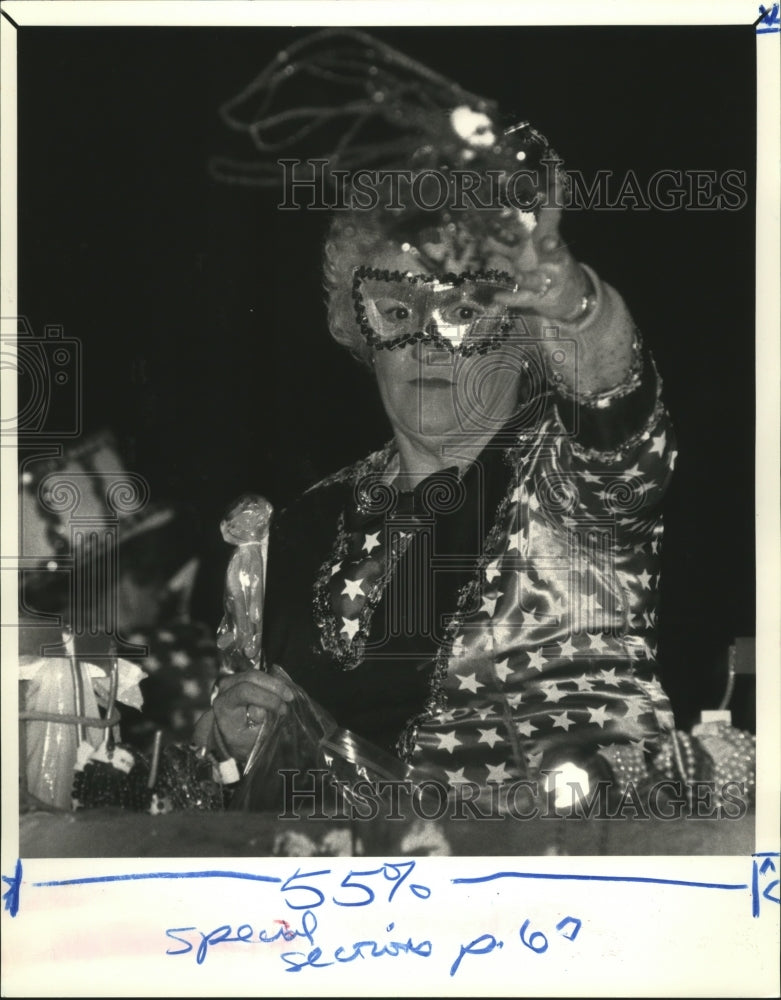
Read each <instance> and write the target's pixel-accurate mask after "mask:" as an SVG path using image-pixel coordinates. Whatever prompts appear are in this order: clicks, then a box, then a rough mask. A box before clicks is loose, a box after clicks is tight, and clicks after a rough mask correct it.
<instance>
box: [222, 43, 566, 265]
mask: <svg viewBox="0 0 781 1000" xmlns="http://www.w3.org/2000/svg"><path fill="white" fill-rule="evenodd" d="M220 113H221V116H222V119H223V121H224V122H225V123H226V124H227V125H228V127H229V128H231V129H232V130H234V131H236V132H239V133H241V134H243V135H245V136H246V137H248V138H249V139H250V141H251V143H252V145H253V147H254V149H255V153H256V155H255V158H254V159H252V160H250V161H245V162H239V161H236V160H228V159H225V158H217V159H214V160H213V161H212V164H211V169H212V173H213V175H214V176H215V177H216V178H218V179H220V180H222V181H226V182H229V183H233V184H247V185H254V186H261V187H280V186H282V185H283V183H284V182H285V178H286V174H285V170H284V169H283V166H282V161H285V162H286V163H287V164H288V166H289V165H290V164H297V165H298V166H299V168H301V169H304V168H309V169H310V170H311V171H312V176H315V175H316V176H318V177H319V178H320V179H322V180H323V181H324V183H325V185H326V186H327V185H329V184H330V185H337V184H339V183H341V184H342V186H343V187H342V197H341V198H340V199H339V201H338V203H337V204H336V205H333V204H332V205H331V206H330V207H332V208H334V207H335V208H337V209H346V208H350V209H358V210H362V209H367V208H370V209H373V208H376V207H379V208H380V209H382V210H383V211H382V212H381V214H380V213H376V212H373V213H372V214H373V216H375V218H373V223H375V224H377V223H378V224H379V225H380V226H381V228H382V230H383V231H384V232H385V233H386V234H387V235H388V237H389V238H390V239H392V240H393V241H394V242H396V243H398V244H403V243H408V244H411V245H414V246H415V247H416V248H417V250H418V251H420V252H421V253H424V254H425V257H426V258H427V259H426V260H424V262H423V263H424V266H425V269H426V270H429V271H430V270H435V269H436V270H438V271H443V270H444V271H464V270H480V269H482V270H486V269H490V265H489V264H488V263H487V258H488V255H487V253H486V252H485V251H483V252H481V253H477V256H476V257H475V251H474V245H475V244H478V245H480V244H485V243H486V242H487V241H496V242H497V243H498V244H500V245H501V246H502V247H507V248H512V247H514V246H517V245H518V244H520V243H521V242H522V241H523V240H524V239H525V238H526V236H527V235H528V232H529V231H530V230H531V229H533V227H534V225H535V210H536V209H537V208H538V207H539V203H540V201H541V199H543V198H544V197H545V195H546V194H547V192H549V191H550V190H552V187H553V182H554V178H555V179H556V180H557V182H558V183H559V185H561V184H562V183H566V178H565V175H564V173H563V171H562V170H561V167H560V160H559V159H558V157H557V156H556V154H555V152H554V151H553V149H552V148H551V147H550V145H549V143H548V141H547V139H546V138H545V137H544V136H543V135H542V134H541V133H540V132H538V131H537V130H536V129H534V128H532V127H531V125H530V124H529V123H528V122H519V123H515V124H512V125H511V126H510V127H505V126H504V125H503V124H502V123H501V121H500V116H499V112H498V108H497V106H496V103H495V102H493V101H489V100H487V99H485V98H483V97H480V96H479V95H477V94H473V93H471V92H470V91H467V90H465V89H464V88H463V87H461V86H460V85H459V84H457V83H455V82H453V81H452V80H449V79H447V78H446V77H444V76H442V75H440V74H439V73H436V72H435V71H433V70H431V69H430V68H429V67H427V66H425V65H423V64H422V63H420V62H418V61H416V60H414V59H411V58H409V57H408V56H406V55H404V54H403V53H401V52H399V51H397V50H396V49H394V48H392V47H391V46H389V45H386V44H385V43H384V42H381V41H380V40H379V39H377V38H374V37H372V36H371V35H368V34H366V33H364V32H361V31H357V30H355V29H351V28H329V29H325V30H323V31H318V32H314V33H312V34H310V35H307V36H306V37H304V38H302V39H301V40H299V41H297V42H296V43H294V44H293V45H291V46H289V47H288V48H287V49H285V50H283V51H281V52H278V53H277V55H276V56H275V57H274V59H272V61H271V62H270V63H269V64H268V65H267V66H266V68H265V69H264V70H263V71H262V72H261V73H260V75H259V76H257V77H256V79H255V80H253V81H252V82H251V83H250V84H249V85H248V86H247V87H246V88H245V89H244V90H243V91H242V92H241V93H239V94H238V95H236V96H235V97H233V98H231V99H230V100H229V101H228V102H227V103H226V104H224V105H223V107H222V108H221V110H220ZM357 171H361V172H362V175H363V176H362V177H361V185H362V190H363V191H364V192H366V191H367V190H369V189H371V188H372V178H370V177H368V176H367V172H373V173H374V174H375V175H376V176H375V177H374V178H373V180H374V183H375V185H376V190H377V194H378V196H379V206H378V205H377V200H378V199H375V201H374V203H372V202H371V199H370V200H369V204H367V202H366V201H365V200H363V201H361V200H358V201H356V199H355V198H352V197H350V196H349V195H350V194H352V193H354V188H352V187H349V186H350V183H351V182H352V181H354V178H355V175H356V172H357ZM399 171H401V172H402V173H403V174H406V175H407V178H406V179H407V182H408V184H410V183H412V182H414V183H415V184H416V185H417V190H414V191H410V190H409V188H407V189H405V188H404V186H403V184H402V186H401V188H400V187H399V183H400V181H399V179H398V176H397V177H396V179H395V181H394V179H393V173H394V172H397V173H398V172H399ZM467 174H471V175H472V177H473V178H474V179H477V181H478V182H479V187H480V190H477V191H475V190H474V187H473V185H474V180H472V181H470V180H469V179H468V178H467V179H466V180H465V177H466V175H467ZM345 178H347V185H348V187H349V191H348V196H347V197H346V198H345V196H344V184H345ZM402 180H403V178H402ZM392 183H393V184H395V185H396V186H395V194H393V193H391V191H390V185H391V184H392ZM383 185H385V188H383ZM465 187H466V188H468V190H467V191H465V190H464V188H465ZM443 188H444V190H443ZM331 189H332V190H333V188H331ZM324 190H325V188H324ZM448 224H449V225H448ZM465 234H466V238H465ZM423 243H425V244H427V245H428V247H429V250H427V251H424V250H423V248H422V246H421V244H423ZM466 244H469V245H470V246H471V247H472V249H471V250H465V245H466ZM432 248H433V252H432ZM470 256H472V257H475V259H472V260H470V259H468V258H469V257H470ZM478 258H479V259H478Z"/></svg>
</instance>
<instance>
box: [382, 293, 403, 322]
mask: <svg viewBox="0 0 781 1000" xmlns="http://www.w3.org/2000/svg"><path fill="white" fill-rule="evenodd" d="M376 308H377V311H378V312H379V314H380V316H382V317H383V319H386V320H389V321H390V322H395V323H400V322H401V321H402V320H405V319H409V316H410V311H409V308H408V307H407V306H405V305H404V303H403V302H399V301H396V302H394V301H393V299H384V300H383V299H380V300H379V301H377V302H376Z"/></svg>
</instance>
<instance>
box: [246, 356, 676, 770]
mask: <svg viewBox="0 0 781 1000" xmlns="http://www.w3.org/2000/svg"><path fill="white" fill-rule="evenodd" d="M537 404H538V405H539V407H540V409H539V410H538V413H537V416H536V417H535V421H534V424H533V429H532V430H531V431H530V430H529V421H528V419H527V420H526V423H525V424H524V423H523V421H521V424H520V426H519V425H518V424H517V423H516V424H515V425H513V426H508V427H506V428H504V429H503V430H502V431H501V432H500V433H499V434H498V435H497V436H496V437H495V438H494V439H493V441H491V442H490V444H489V445H488V446H487V447H486V448H485V450H484V451H483V452H482V453H481V455H480V456H479V458H478V460H477V461H476V462H474V463H472V464H471V465H470V466H469V467H468V468H466V469H465V470H462V471H461V472H459V470H458V469H457V468H453V469H446V470H445V471H444V472H441V473H437V474H435V475H432V476H429V477H428V478H427V479H425V480H424V481H423V482H422V483H420V484H418V485H417V486H416V487H415V488H414V489H413V490H410V491H407V492H405V491H402V490H399V489H397V488H395V487H394V485H393V470H394V463H395V462H396V454H395V448H394V446H393V445H392V444H391V445H388V446H387V447H386V448H385V449H383V450H382V451H380V452H376V453H374V454H373V455H370V456H369V457H368V458H367V459H365V460H364V461H362V462H359V463H357V464H356V465H354V466H351V467H349V468H347V469H344V470H342V471H341V472H339V473H337V474H336V475H334V476H331V477H329V478H328V479H327V480H324V481H323V482H322V483H320V484H318V485H317V486H316V487H314V488H313V489H311V490H310V491H308V492H307V493H306V494H305V495H304V496H303V497H302V498H301V499H300V500H299V501H298V502H297V503H296V504H294V505H293V506H292V507H291V508H289V509H288V510H287V511H285V512H284V513H283V514H282V515H281V516H280V517H278V518H277V520H276V522H275V524H274V526H273V528H272V534H271V542H270V549H269V566H268V586H267V601H266V613H265V626H264V627H265V630H266V632H265V635H266V643H267V648H266V655H267V661H268V662H269V663H279V664H281V665H282V666H283V667H284V668H285V669H286V670H287V672H288V673H289V674H290V675H291V676H292V677H293V679H294V680H296V681H297V682H298V683H299V684H300V685H301V686H302V687H303V688H304V689H305V690H306V691H307V692H308V693H309V694H310V695H311V696H312V697H313V698H315V699H316V700H317V701H319V702H320V703H321V704H322V705H323V706H324V707H325V708H327V709H328V710H329V711H330V712H331V713H332V714H333V715H334V716H335V718H336V719H337V721H338V722H339V724H340V725H342V726H344V727H345V728H348V729H351V730H353V731H355V732H356V733H358V735H360V736H362V737H364V738H365V739H368V740H370V741H372V742H373V743H375V744H377V745H378V746H380V747H382V748H383V749H385V750H386V751H387V750H390V751H392V752H395V753H397V754H398V755H399V756H400V757H401V758H402V759H404V760H406V761H407V762H408V763H411V764H412V765H414V766H416V767H419V768H421V769H423V770H425V771H426V772H428V773H429V774H431V775H432V776H433V777H435V778H438V779H440V780H442V781H443V782H447V783H449V784H451V785H456V784H458V783H460V782H464V781H474V782H476V783H478V784H480V785H487V784H490V783H505V782H509V781H512V780H514V779H519V778H529V777H536V775H537V774H538V773H539V771H540V769H541V768H544V767H547V766H549V765H550V764H556V763H560V762H562V761H565V760H567V761H573V760H580V761H583V760H588V759H592V758H594V757H595V755H597V754H600V753H601V754H603V755H604V756H605V757H606V758H607V760H608V761H610V759H611V754H614V753H616V752H619V753H621V754H622V755H623V759H624V760H626V759H627V758H628V757H629V758H631V756H632V754H635V755H636V757H637V759H638V764H640V763H641V761H642V760H643V758H644V756H645V755H647V754H651V753H653V752H654V751H655V750H657V748H658V746H659V742H660V738H661V737H662V736H663V735H664V734H665V733H666V732H668V731H670V730H671V729H672V727H673V721H672V713H671V710H670V706H669V703H668V701H667V698H666V696H665V695H664V693H663V691H662V689H661V687H660V685H659V683H658V681H657V680H656V677H655V673H654V657H655V623H656V613H657V600H658V584H659V558H660V542H661V536H662V523H661V513H660V501H661V499H662V496H663V493H664V490H665V487H666V484H667V482H668V480H669V477H670V474H671V471H672V468H673V465H674V460H675V451H674V442H673V438H672V429H671V426H670V422H669V419H668V416H667V413H666V411H665V408H664V406H663V404H662V402H661V382H660V380H659V377H658V375H657V372H656V369H655V366H654V364H653V361H652V359H651V357H650V355H649V353H648V352H647V351H645V350H644V349H643V348H642V345H641V344H640V343H639V341H638V342H637V343H636V345H635V362H634V364H633V366H632V370H631V372H630V374H629V375H628V377H627V380H626V382H625V383H624V384H622V385H621V386H618V387H616V388H615V389H612V390H609V391H607V392H604V393H598V394H591V395H589V396H585V397H575V396H571V395H568V394H567V393H566V392H565V391H562V390H561V388H556V389H552V390H550V391H549V392H548V394H547V395H546V396H545V397H542V398H540V399H538V401H537ZM527 416H528V415H527Z"/></svg>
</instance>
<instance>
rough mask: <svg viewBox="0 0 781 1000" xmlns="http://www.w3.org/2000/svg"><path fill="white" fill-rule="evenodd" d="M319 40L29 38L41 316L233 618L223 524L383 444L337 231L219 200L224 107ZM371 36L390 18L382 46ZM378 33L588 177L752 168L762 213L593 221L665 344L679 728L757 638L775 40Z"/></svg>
mask: <svg viewBox="0 0 781 1000" xmlns="http://www.w3.org/2000/svg"><path fill="white" fill-rule="evenodd" d="M305 30H306V29H301V30H288V29H270V28H268V29H267V28H263V29H258V28H242V29H233V28H231V29H219V28H197V29H191V28H110V29H105V28H103V29H86V28H59V29H58V28H22V29H20V31H19V32H18V66H19V303H20V312H21V313H22V314H24V315H25V316H27V318H28V319H29V321H30V323H31V324H32V326H33V329H34V330H36V331H41V330H42V328H43V326H44V324H47V323H56V324H62V325H63V327H64V331H65V334H66V336H69V337H74V338H77V339H79V340H80V341H81V343H82V345H83V359H84V417H85V431H86V432H89V431H93V430H99V429H101V428H104V427H108V428H111V429H112V430H113V431H114V432H115V433H116V435H117V436H118V439H119V442H120V445H121V447H122V451H123V454H124V458H125V461H126V465H127V467H128V468H129V469H131V470H132V471H134V472H138V473H141V474H142V475H143V476H145V477H146V478H147V479H148V480H149V482H150V485H151V488H152V497H153V499H156V500H171V501H176V502H178V503H180V504H182V505H184V507H185V508H187V510H188V511H189V512H190V513H191V515H192V516H193V518H194V519H195V524H196V532H197V542H196V544H197V545H198V547H199V549H200V551H201V554H202V556H203V572H202V576H201V580H200V583H199V587H198V589H197V592H196V604H195V611H196V613H197V614H198V616H199V617H201V618H202V619H203V620H206V621H208V622H210V623H212V624H214V623H216V621H217V620H218V618H219V616H220V613H221V608H220V594H221V588H222V580H221V575H222V565H223V563H224V561H225V559H226V558H227V552H226V547H225V546H224V545H223V543H222V541H221V539H220V536H219V530H218V523H219V519H220V517H221V515H222V513H223V511H224V508H225V506H226V504H227V502H228V501H229V500H230V499H231V498H233V497H234V496H236V495H237V494H239V493H241V492H244V491H247V490H252V491H258V492H261V493H263V494H265V495H266V496H268V497H269V498H270V499H271V500H272V502H273V503H275V504H283V503H285V502H286V501H287V500H288V499H290V498H291V497H292V496H294V495H295V494H296V493H298V492H299V491H300V490H301V489H302V488H304V487H305V486H307V485H309V484H310V483H311V482H313V481H314V480H316V479H317V478H319V477H320V476H322V475H325V474H327V473H328V472H331V471H333V470H335V469H336V468H338V467H340V466H341V465H344V464H346V463H347V462H350V461H352V460H354V459H355V458H357V457H359V456H361V455H362V454H363V453H365V452H367V451H369V450H370V449H372V448H374V447H376V446H377V445H378V444H379V443H381V442H382V441H384V440H385V439H386V438H387V437H389V427H388V425H387V423H386V421H385V417H384V415H383V413H382V410H381V408H380V404H379V400H378V398H377V396H376V393H375V391H374V389H373V387H372V384H371V381H370V379H369V377H368V376H367V375H366V374H365V373H364V372H363V371H362V369H360V368H359V367H358V365H357V364H356V363H355V362H354V361H352V359H350V358H349V357H348V356H347V355H346V354H345V353H344V352H343V350H342V349H341V348H339V347H337V346H336V345H335V344H333V343H332V342H331V340H330V338H329V337H328V334H327V330H326V325H325V309H324V305H323V294H322V291H321V284H320V274H319V257H320V246H321V241H322V238H323V233H324V227H325V224H326V221H327V220H326V218H325V216H324V215H323V214H322V213H321V214H316V213H308V214H307V213H305V212H297V213H284V214H283V213H279V212H277V211H275V205H276V203H277V200H278V198H277V197H276V196H275V195H273V194H270V193H268V192H266V193H264V192H261V191H258V190H252V189H248V188H244V187H232V186H228V185H223V184H218V183H216V182H215V181H213V180H212V179H211V178H210V175H209V173H208V169H207V163H208V160H209V158H210V157H211V156H213V155H214V154H237V155H239V156H244V157H245V158H250V156H251V150H250V149H249V146H248V145H247V147H246V148H245V147H243V146H242V145H241V144H239V143H238V141H237V138H236V137H235V136H233V135H231V134H229V133H228V131H227V129H226V128H225V127H224V126H223V125H222V124H221V122H220V119H219V116H218V108H219V106H220V105H221V104H222V103H223V102H224V101H226V100H227V99H228V98H229V97H231V96H232V95H234V94H236V93H237V92H238V91H239V90H241V89H242V88H243V87H244V86H245V85H246V84H247V83H248V82H249V81H250V80H251V79H252V78H253V77H254V76H255V75H256V74H257V73H258V72H259V71H260V70H261V69H262V68H263V67H264V66H265V64H266V62H267V61H268V60H269V59H270V58H271V57H272V56H273V55H274V54H275V53H276V51H277V50H278V49H280V48H282V47H284V46H285V45H286V44H289V42H290V41H291V40H293V39H296V38H299V37H301V35H302V34H303V33H304V32H305ZM372 30H374V29H372ZM374 33H375V34H377V35H379V36H380V37H382V38H383V39H384V40H385V41H387V42H389V43H390V44H393V45H395V46H397V47H398V48H400V49H402V50H403V51H405V52H407V53H408V54H409V55H411V56H413V57H416V58H418V59H420V60H422V61H423V62H425V63H428V64H429V65H430V66H432V67H433V68H435V69H437V70H439V71H440V72H442V73H444V74H446V75H447V76H449V77H451V78H453V79H456V80H457V81H458V82H459V83H461V84H462V85H463V86H465V87H466V88H468V89H470V90H472V91H474V92H477V93H480V94H484V95H485V96H487V97H491V98H495V99H497V100H498V101H499V103H500V105H501V107H502V108H503V110H505V111H506V112H507V113H508V115H510V116H511V117H513V116H514V117H515V118H517V119H521V118H528V119H530V120H531V121H532V122H533V123H534V124H536V125H538V127H540V128H541V129H542V130H543V131H544V132H545V133H546V135H548V136H549V137H550V138H551V140H552V142H553V144H554V146H555V147H556V148H557V149H558V151H559V152H560V153H561V155H562V156H563V157H564V160H565V165H566V166H570V167H572V168H575V169H578V170H580V171H581V172H582V173H583V174H584V175H585V176H586V177H587V178H590V177H592V176H593V175H594V173H595V172H596V171H597V170H599V169H609V170H612V171H613V172H614V173H615V174H616V175H617V176H619V177H620V176H621V175H623V174H624V172H625V171H627V170H629V169H632V170H634V171H636V173H637V174H638V176H639V177H640V178H641V179H643V178H647V177H650V175H651V174H653V173H654V172H655V171H656V170H660V169H677V170H693V169H711V170H716V171H723V170H744V171H746V174H747V177H748V184H749V200H748V204H747V205H746V207H745V208H743V209H742V210H740V211H736V212H729V211H721V212H718V211H699V212H696V211H672V212H660V211H657V210H652V211H649V212H642V211H614V212H588V213H586V212H572V213H570V215H569V216H568V218H567V219H566V222H565V235H566V236H567V238H568V240H569V242H570V243H571V244H572V245H573V249H574V252H575V254H576V256H578V257H579V258H580V259H582V260H585V261H587V262H588V263H590V264H592V265H593V266H594V267H595V268H596V269H597V271H598V272H599V273H600V274H601V275H602V276H603V277H604V278H605V279H606V280H608V281H609V282H610V283H612V284H613V285H615V287H617V288H618V289H619V290H620V291H621V292H622V294H623V295H624V297H625V298H626V300H627V302H628V303H629V305H630V308H631V309H632V311H633V314H634V316H635V319H636V321H637V323H638V325H639V326H640V328H641V329H642V331H643V332H644V335H645V337H646V339H647V340H648V341H649V342H650V343H652V345H653V347H654V350H655V354H656V357H657V360H658V364H659V367H660V369H661V371H662V374H663V376H664V378H665V385H666V395H667V401H668V404H669V407H670V410H671V412H672V414H673V418H674V421H675V424H676V427H677V433H678V437H679V449H680V456H679V460H678V465H677V469H676V476H675V479H674V483H673V486H672V488H671V490H670V493H669V496H668V498H667V502H666V537H665V553H664V576H663V597H662V600H663V608H662V631H661V643H660V665H661V669H662V671H663V679H664V683H665V686H666V687H667V689H668V691H669V693H670V695H671V698H672V699H673V702H674V705H675V708H676V712H677V715H678V719H679V722H680V723H681V724H683V725H688V724H689V723H690V722H691V721H692V720H693V718H694V714H695V711H696V710H698V709H699V708H701V707H703V706H705V707H713V706H715V705H716V704H717V703H718V701H719V698H720V693H721V689H722V687H723V683H724V669H725V665H724V664H725V657H726V650H727V646H728V645H729V643H730V642H731V641H732V639H733V638H734V637H735V636H747V635H753V634H754V630H755V628H754V592H755V577H754V534H753V533H754V495H753V491H754V475H753V470H754V384H753V378H754V368H753V366H754V194H753V177H754V168H755V140H756V123H755V48H754V46H755V39H754V34H753V32H752V30H751V29H750V28H736V27H696V28H694V27H692V28H669V27H664V28H651V27H643V28H639V27H633V28H516V27H502V28H475V27H463V28H417V27H416V28H397V29H392V30H385V29H382V30H375V31H374Z"/></svg>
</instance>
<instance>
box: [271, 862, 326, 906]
mask: <svg viewBox="0 0 781 1000" xmlns="http://www.w3.org/2000/svg"><path fill="white" fill-rule="evenodd" d="M330 874H331V869H330V868H324V869H323V870H322V871H319V872H302V871H301V869H300V868H299V869H297V870H296V873H295V874H294V875H291V876H290V878H288V879H285V881H284V883H283V884H282V885H281V886H280V887H279V891H280V892H311V893H314V895H315V897H316V899H317V902H316V903H313V902H311V901H310V902H308V903H300V904H296V903H291V902H290V900H289V899H286V900H285V902H286V903H287V905H288V906H289V907H290V909H291V910H312V909H314V908H315V907H316V906H320V904H321V903H323V902H324V900H325V896H324V895H323V894H322V892H320V890H319V889H315V887H314V886H313V885H291V882H294V881H295V880H296V879H299V878H315V876H317V875H330Z"/></svg>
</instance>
